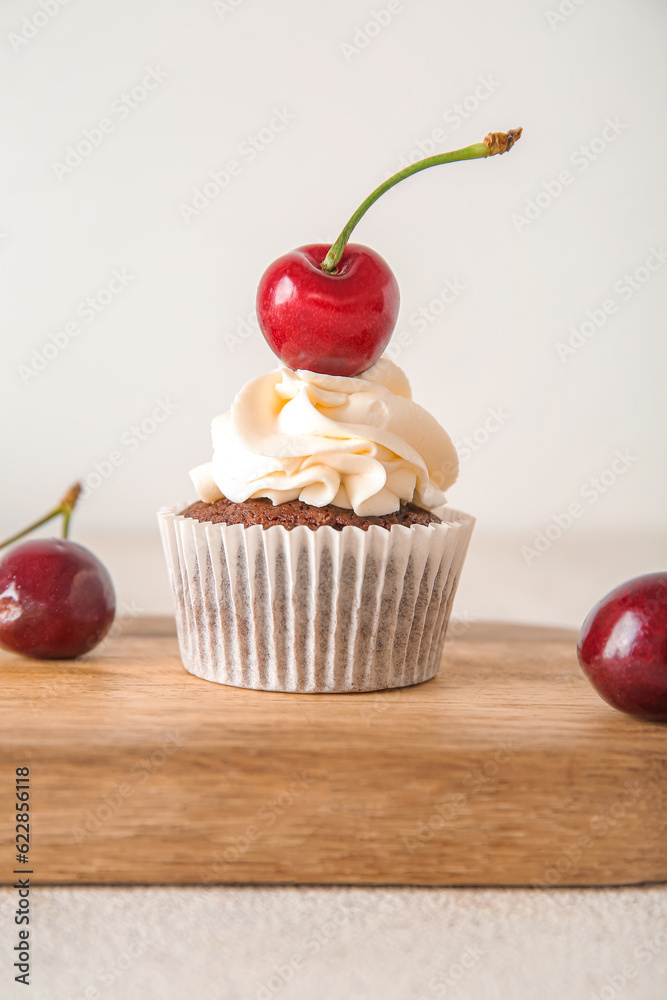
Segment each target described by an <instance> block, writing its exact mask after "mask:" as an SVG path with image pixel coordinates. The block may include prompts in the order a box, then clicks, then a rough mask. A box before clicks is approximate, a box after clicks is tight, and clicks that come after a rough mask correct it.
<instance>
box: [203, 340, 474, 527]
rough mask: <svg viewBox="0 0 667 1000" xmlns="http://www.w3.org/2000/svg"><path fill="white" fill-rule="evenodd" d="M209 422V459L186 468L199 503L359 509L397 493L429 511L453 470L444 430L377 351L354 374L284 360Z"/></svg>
mask: <svg viewBox="0 0 667 1000" xmlns="http://www.w3.org/2000/svg"><path fill="white" fill-rule="evenodd" d="M211 429H212V436H213V461H211V462H208V463H206V464H205V465H200V466H197V468H195V469H192V471H191V472H190V477H191V479H192V481H193V483H194V485H195V489H196V490H197V493H198V494H199V497H200V499H201V500H204V501H205V502H207V503H213V502H215V501H216V500H219V499H220V498H221V497H223V496H224V497H227V498H228V499H229V500H232V501H233V502H235V503H241V502H243V501H244V500H248V499H251V498H257V497H268V498H269V499H270V500H272V501H273V503H274V504H279V503H283V502H285V501H287V500H303V501H304V502H305V503H308V504H311V505H313V506H315V507H322V506H324V505H325V504H329V503H332V504H335V505H336V506H338V507H347V508H352V509H353V510H354V512H355V513H356V514H359V515H361V516H371V515H382V514H390V513H393V512H394V511H396V510H398V508H399V506H400V504H401V502H403V503H408V502H414V503H416V504H417V505H418V506H420V507H424V508H426V509H428V510H432V509H433V508H434V507H438V506H440V505H441V504H442V503H444V502H445V496H444V493H443V490H446V489H448V488H449V487H450V486H451V485H452V483H454V482H455V481H456V477H457V475H458V457H457V454H456V449H455V448H454V445H453V444H452V442H451V439H450V438H449V435H448V434H447V433H446V431H444V430H443V428H442V427H441V426H440V424H439V423H438V422H437V420H436V419H435V418H434V417H432V416H431V415H430V413H428V412H427V411H426V410H424V409H423V408H422V407H421V406H419V405H418V404H417V403H414V402H413V401H412V394H411V390H410V383H409V382H408V379H407V377H406V375H405V374H404V372H403V371H402V370H401V369H400V368H399V367H398V365H395V364H394V363H393V361H390V360H389V358H386V357H382V358H380V360H379V361H378V362H377V363H376V364H375V365H373V367H372V368H369V369H368V371H365V372H364V373H363V374H362V375H359V376H357V377H356V378H349V377H347V376H342V375H322V374H319V373H318V372H311V371H303V370H299V371H292V369H290V368H280V369H278V370H277V371H273V372H269V374H267V375H260V376H259V378H255V379H253V380H252V381H250V382H248V383H247V385H245V386H244V387H243V388H242V389H241V391H240V392H239V393H238V395H237V397H236V399H235V400H234V403H233V404H232V408H231V410H229V412H228V413H224V414H222V415H221V416H219V417H215V419H214V420H213V423H212V428H211Z"/></svg>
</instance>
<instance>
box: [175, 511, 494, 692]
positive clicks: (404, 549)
mask: <svg viewBox="0 0 667 1000" xmlns="http://www.w3.org/2000/svg"><path fill="white" fill-rule="evenodd" d="M180 509H182V508H180ZM178 510H179V508H178V507H171V508H169V507H165V508H163V509H162V510H161V511H160V512H159V514H158V520H159V523H160V531H161V535H162V542H163V545H164V551H165V556H166V559H167V565H168V568H169V576H170V580H171V585H172V589H173V592H174V596H175V601H176V623H177V628H178V640H179V646H180V650H181V657H182V660H183V664H184V666H185V668H186V669H187V670H189V671H190V673H192V674H196V675H197V676H198V677H202V678H204V679H205V680H209V681H216V682H217V683H219V684H231V685H234V686H235V687H245V688H255V689H259V690H263V691H295V692H302V693H309V692H311V693H314V692H339V691H376V690H380V689H383V688H395V687H404V686H406V685H409V684H418V683H419V682H420V681H426V680H429V679H430V678H431V677H433V676H435V674H436V673H437V671H438V667H439V665H440V660H441V658H442V649H443V644H444V641H445V632H446V630H447V623H448V621H449V616H450V613H451V609H452V603H453V600H454V595H455V593H456V588H457V585H458V581H459V575H460V573H461V568H462V566H463V561H464V559H465V554H466V551H467V548H468V543H469V541H470V535H471V533H472V529H473V525H474V523H475V522H474V518H472V517H470V516H469V515H468V514H463V513H461V512H460V511H455V510H451V509H450V508H441V509H440V510H438V511H436V513H437V514H438V516H439V517H441V518H442V519H443V523H442V524H434V525H429V526H428V527H427V526H425V525H413V526H411V527H405V526H403V525H394V526H393V527H391V528H390V529H389V530H387V529H386V528H381V527H379V526H377V525H372V526H371V527H370V528H368V530H367V531H364V530H362V529H361V528H356V527H351V526H348V527H345V528H343V530H342V531H337V530H336V529H335V528H331V527H328V526H324V527H321V528H317V529H316V530H312V529H311V528H307V527H305V526H304V525H300V526H298V527H296V528H292V529H291V530H288V529H287V528H284V527H282V526H281V525H277V526H273V527H270V528H263V527H262V526H261V525H253V526H252V527H249V528H246V527H244V526H243V525H240V524H233V525H224V524H215V523H212V522H210V521H208V522H207V521H197V520H194V519H193V518H188V517H183V516H182V515H180V514H178V513H177V511H178Z"/></svg>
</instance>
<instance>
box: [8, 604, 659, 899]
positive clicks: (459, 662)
mask: <svg viewBox="0 0 667 1000" xmlns="http://www.w3.org/2000/svg"><path fill="white" fill-rule="evenodd" d="M454 633H455V634H454V635H453V636H452V637H450V638H449V639H448V642H447V645H446V648H445V655H444V660H443V664H442V667H441V670H440V673H439V675H438V677H437V678H435V679H434V680H433V681H429V682H428V683H426V684H422V685H419V686H417V687H413V688H407V689H403V690H395V691H388V692H373V693H369V694H354V695H289V694H273V693H264V692H254V691H245V690H241V689H235V688H231V687H223V686H221V685H216V684H212V683H209V682H207V681H202V680H199V679H197V678H195V677H192V676H190V675H189V674H188V673H186V671H185V670H184V669H183V667H182V665H181V662H180V659H179V655H178V648H177V644H176V639H175V636H174V635H173V624H172V623H171V622H170V621H168V620H163V621H160V620H143V621H141V622H139V623H138V624H137V625H136V626H135V627H134V628H132V629H130V628H126V629H125V630H124V631H123V634H122V635H119V636H118V637H116V638H114V639H111V640H107V641H106V642H105V643H104V644H103V645H102V646H101V647H99V650H97V651H95V653H94V654H92V655H91V656H89V657H88V658H86V659H84V660H80V661H68V662H45V661H34V660H26V659H22V658H20V657H18V656H12V655H10V654H0V684H1V687H0V764H1V767H0V773H1V789H2V792H1V794H0V805H1V812H0V848H1V850H0V856H1V857H2V858H3V867H2V871H1V872H0V880H2V881H3V882H5V883H7V882H12V881H14V879H15V876H14V875H13V874H12V872H13V868H15V867H19V866H18V865H16V864H14V863H13V857H14V854H15V851H14V850H13V846H12V845H13V843H14V836H15V828H14V819H13V807H14V797H13V790H14V781H15V779H14V774H15V768H16V767H20V766H28V767H29V768H30V781H31V796H32V797H31V854H30V861H31V864H30V867H31V869H32V870H33V871H34V874H33V876H32V880H33V882H36V883H38V884H39V883H41V884H47V883H50V884H54V883H56V884H57V883H72V882H74V883H199V884H201V883H204V884H213V883H231V882H253V883H285V882H302V883H319V884H323V883H356V884H380V883H392V884H404V885H465V884H468V885H471V884H472V885H493V886H502V885H507V886H510V885H535V886H543V885H553V886H566V885H604V884H624V883H637V882H658V881H665V880H667V726H660V725H656V724H651V723H642V722H639V721H637V720H634V719H631V718H629V717H626V716H624V715H621V714H619V713H617V712H615V711H613V710H612V709H611V708H609V707H608V706H607V705H606V704H605V703H604V702H602V701H601V700H600V699H599V698H598V697H597V695H596V694H595V693H594V692H593V690H592V689H591V688H590V687H589V685H588V682H587V681H586V680H585V679H584V678H583V676H582V675H581V673H580V670H579V667H578V664H577V661H576V656H575V635H574V634H573V633H570V632H566V631H561V630H557V629H547V628H534V627H522V626H508V625H493V624H474V625H470V624H467V625H463V624H459V625H458V626H455V627H454Z"/></svg>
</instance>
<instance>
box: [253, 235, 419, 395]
mask: <svg viewBox="0 0 667 1000" xmlns="http://www.w3.org/2000/svg"><path fill="white" fill-rule="evenodd" d="M328 250H329V244H326V243H315V244H311V245H309V246H304V247H299V248H298V249H297V250H292V251H291V252H290V253H287V254H285V255H284V256H283V257H279V258H278V260H274V262H273V263H272V264H270V265H269V267H268V268H267V269H266V271H265V272H264V274H263V275H262V278H261V280H260V283H259V287H258V289H257V318H258V320H259V326H260V329H261V331H262V333H263V334H264V337H265V338H266V341H267V343H268V345H269V347H270V348H271V350H272V351H273V352H274V353H275V354H277V355H278V357H279V358H280V360H281V361H283V362H284V363H285V364H286V365H288V366H289V367H290V368H294V369H297V368H305V369H308V370H309V371H314V372H322V373H323V374H325V375H348V376H354V375H360V374H361V373H362V372H364V371H366V369H367V368H370V367H371V365H374V364H375V362H376V361H377V360H378V358H379V357H380V355H381V354H382V352H383V351H384V349H385V347H386V346H387V344H388V342H389V338H390V337H391V334H392V331H393V329H394V327H395V325H396V318H397V316H398V306H399V301H400V295H399V291H398V283H397V281H396V278H395V277H394V275H393V273H392V271H391V268H390V267H389V265H388V264H387V262H386V261H385V260H384V259H383V258H382V257H381V256H380V255H379V254H378V253H376V252H375V251H374V250H371V249H370V248H369V247H365V246H362V245H361V244H359V243H348V244H347V246H346V247H345V250H344V251H343V255H342V257H341V259H340V261H339V263H338V267H337V269H336V271H335V272H333V273H328V272H326V271H323V270H322V268H321V266H320V265H321V264H322V261H323V260H324V258H325V257H326V254H327V252H328Z"/></svg>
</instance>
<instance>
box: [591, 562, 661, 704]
mask: <svg viewBox="0 0 667 1000" xmlns="http://www.w3.org/2000/svg"><path fill="white" fill-rule="evenodd" d="M577 656H578V657H579V663H580V664H581V668H582V670H583V671H584V673H585V674H586V676H587V677H588V679H589V680H590V682H591V684H592V685H593V687H594V688H595V689H596V691H597V692H598V693H599V694H601V695H602V697H603V698H604V699H605V701H608V702H609V704H610V705H612V706H613V707H614V708H618V709H619V710H620V711H621V712H628V713H629V714H630V715H635V716H637V717H639V718H640V719H650V720H652V721H653V722H667V573H648V574H647V575H646V576H639V577H637V578H636V579H634V580H629V581H628V582H627V583H623V584H621V586H620V587H617V588H616V589H615V590H612V592H611V593H610V594H607V596H606V597H604V598H603V599H602V600H601V601H600V602H599V603H598V604H596V605H595V607H594V608H593V610H592V611H591V612H590V614H589V615H588V617H587V619H586V621H585V622H584V624H583V625H582V628H581V634H580V636H579V643H578V645H577Z"/></svg>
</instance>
